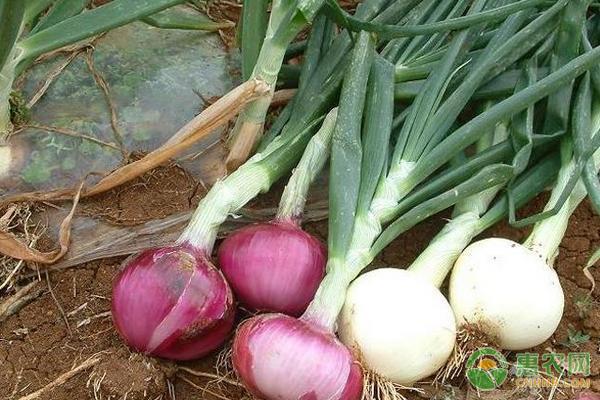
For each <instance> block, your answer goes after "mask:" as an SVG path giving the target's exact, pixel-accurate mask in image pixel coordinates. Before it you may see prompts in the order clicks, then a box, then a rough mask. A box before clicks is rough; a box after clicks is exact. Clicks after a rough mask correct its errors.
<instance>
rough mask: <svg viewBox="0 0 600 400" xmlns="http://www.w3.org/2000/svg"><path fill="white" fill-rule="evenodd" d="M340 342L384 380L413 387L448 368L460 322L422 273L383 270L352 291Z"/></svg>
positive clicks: (366, 276) (369, 275)
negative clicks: (456, 320)
mask: <svg viewBox="0 0 600 400" xmlns="http://www.w3.org/2000/svg"><path fill="white" fill-rule="evenodd" d="M338 329H339V332H338V333H339V336H340V338H341V340H342V342H343V343H344V344H346V346H348V347H350V348H351V349H353V351H355V352H356V353H357V356H358V357H359V359H360V360H361V361H364V362H365V363H366V365H368V366H369V368H371V369H372V370H374V371H375V372H376V373H378V374H379V375H381V376H383V377H384V378H387V379H388V380H390V381H392V382H395V383H398V384H401V385H410V384H412V383H414V382H416V381H418V380H420V379H422V378H425V377H427V376H430V375H432V374H433V373H435V372H436V371H437V370H438V369H439V368H440V367H442V366H443V365H444V363H445V362H446V360H447V359H448V357H449V356H450V354H451V353H452V350H453V348H454V342H455V339H456V322H455V319H454V314H453V313H452V309H451V308H450V305H449V304H448V302H447V301H446V299H445V298H444V296H443V295H442V294H441V293H440V291H439V290H438V289H437V288H436V287H435V286H434V285H433V284H432V283H430V282H429V281H428V280H426V279H424V278H423V277H422V276H421V275H419V274H418V273H415V272H413V271H406V270H401V269H395V268H381V269H377V270H373V271H370V272H368V273H366V274H364V275H362V276H360V277H358V278H357V279H356V280H355V281H354V282H353V283H352V284H351V285H350V288H349V289H348V292H347V294H346V302H345V304H344V308H343V309H342V312H341V314H340V318H339V327H338Z"/></svg>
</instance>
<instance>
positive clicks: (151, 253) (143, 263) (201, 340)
mask: <svg viewBox="0 0 600 400" xmlns="http://www.w3.org/2000/svg"><path fill="white" fill-rule="evenodd" d="M234 314H235V308H234V306H233V296H232V293H231V290H230V288H229V286H228V285H227V282H226V281H225V279H224V278H223V276H222V275H221V273H220V272H219V271H218V270H217V269H216V268H215V267H214V266H213V265H212V264H211V263H210V261H209V260H208V259H207V258H206V257H205V256H204V255H203V253H201V252H198V251H197V250H195V249H194V248H193V247H191V246H189V245H185V244H183V245H176V246H172V247H164V248H160V249H151V250H146V251H144V252H142V253H139V254H137V255H136V256H134V257H132V258H129V259H128V260H126V261H125V263H124V266H123V269H122V271H121V272H120V273H119V274H118V275H117V277H116V279H115V281H114V283H113V298H112V315H113V320H114V323H115V325H116V327H117V330H118V331H119V333H120V335H121V336H122V337H123V339H124V340H125V341H126V342H127V343H128V344H129V345H130V346H131V347H133V348H135V349H136V350H138V351H140V352H143V353H146V354H150V355H154V356H159V357H164V358H170V359H175V360H189V359H193V358H198V357H201V356H203V355H205V354H206V353H208V352H210V351H211V350H213V349H215V348H216V347H218V346H219V345H220V344H221V343H223V341H224V340H225V339H226V338H227V336H228V334H229V332H230V331H231V328H232V326H233V318H234Z"/></svg>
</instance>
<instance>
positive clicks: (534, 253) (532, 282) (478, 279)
mask: <svg viewBox="0 0 600 400" xmlns="http://www.w3.org/2000/svg"><path fill="white" fill-rule="evenodd" d="M595 108H596V109H595V113H594V116H593V122H592V118H591V113H590V110H591V89H590V82H589V76H586V78H585V79H583V80H582V82H581V85H580V88H579V90H578V93H577V98H576V102H575V106H574V108H573V112H572V125H571V126H572V128H571V129H572V133H573V138H572V139H571V137H569V136H566V137H565V138H563V140H562V143H561V158H562V159H561V162H562V167H561V169H560V172H559V175H558V180H557V182H556V184H555V186H554V188H553V189H552V194H551V197H550V200H549V202H548V204H547V205H546V207H545V209H544V212H543V213H542V214H541V215H540V216H538V217H539V218H545V217H546V216H547V215H552V214H554V215H552V216H550V217H547V218H545V219H542V220H541V221H538V222H536V224H535V225H534V227H533V230H532V232H531V234H530V235H529V237H528V238H527V239H526V240H525V241H524V243H523V244H522V245H521V244H519V243H515V242H513V241H511V240H507V239H501V238H490V239H484V240H481V241H478V242H475V243H473V244H472V245H470V246H469V247H467V248H466V249H465V251H464V252H463V253H462V254H461V255H460V257H459V258H458V259H457V261H456V264H455V266H454V270H453V272H452V276H451V280H450V292H449V296H450V304H451V305H452V308H453V309H454V312H455V314H456V317H457V320H458V323H459V324H474V325H475V326H478V327H483V329H484V330H485V333H486V334H487V335H488V336H490V337H491V338H494V339H496V341H497V342H498V344H499V345H500V346H501V347H502V348H504V349H507V350H523V349H527V348H530V347H533V346H536V345H539V344H541V343H543V342H544V341H545V340H547V339H548V338H549V337H550V336H551V335H552V334H553V333H554V331H555V330H556V328H557V326H558V324H559V322H560V320H561V317H562V312H563V306H564V295H563V291H562V288H561V285H560V282H559V279H558V276H557V274H556V272H555V271H554V269H553V268H552V266H553V263H554V260H555V258H556V255H557V253H558V248H559V245H560V242H561V240H562V238H563V236H564V234H565V232H566V229H567V224H568V221H569V217H570V216H571V214H572V213H573V212H574V211H575V209H576V208H577V206H578V205H579V204H580V203H581V202H582V201H583V199H584V198H585V197H586V195H587V190H586V187H587V189H588V190H591V191H593V190H597V189H594V185H593V184H592V185H589V184H588V185H586V183H585V182H589V183H592V182H594V181H595V182H596V187H597V186H598V185H597V179H598V178H597V173H598V170H599V169H600V150H597V149H598V147H599V146H600V113H599V112H598V111H599V110H600V109H598V104H596V107H595ZM594 151H595V153H593V157H591V158H590V156H591V153H592V152H594ZM583 168H585V169H586V173H585V174H586V176H587V177H584V178H583V179H581V180H579V181H578V178H579V176H580V175H581V173H582V169H583ZM595 196H596V195H591V196H590V198H593V197H595ZM515 276H519V277H520V279H515ZM508 290H510V296H507V295H506V293H507V291H508Z"/></svg>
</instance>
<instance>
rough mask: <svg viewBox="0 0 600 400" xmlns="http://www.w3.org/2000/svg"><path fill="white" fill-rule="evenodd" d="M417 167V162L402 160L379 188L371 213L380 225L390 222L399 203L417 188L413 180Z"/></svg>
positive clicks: (395, 165)
mask: <svg viewBox="0 0 600 400" xmlns="http://www.w3.org/2000/svg"><path fill="white" fill-rule="evenodd" d="M415 165H416V163H415V162H412V161H404V160H400V161H399V162H397V163H395V164H394V166H393V167H392V168H391V169H390V172H389V173H388V175H387V176H386V177H385V179H383V180H382V181H381V182H380V183H379V185H378V186H377V190H376V191H375V196H374V197H373V201H372V202H371V209H370V213H371V214H372V215H373V216H374V217H375V218H377V219H378V220H379V223H380V224H383V223H386V222H389V220H390V219H391V218H392V216H393V215H394V210H395V209H396V206H397V205H398V202H399V201H400V200H402V199H403V198H404V197H405V196H406V195H408V194H409V193H410V191H411V190H412V189H414V187H415V186H416V184H415V183H414V182H413V181H412V179H411V176H412V172H413V171H414V169H415ZM373 240H375V239H373Z"/></svg>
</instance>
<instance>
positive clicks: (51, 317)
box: [0, 165, 600, 400]
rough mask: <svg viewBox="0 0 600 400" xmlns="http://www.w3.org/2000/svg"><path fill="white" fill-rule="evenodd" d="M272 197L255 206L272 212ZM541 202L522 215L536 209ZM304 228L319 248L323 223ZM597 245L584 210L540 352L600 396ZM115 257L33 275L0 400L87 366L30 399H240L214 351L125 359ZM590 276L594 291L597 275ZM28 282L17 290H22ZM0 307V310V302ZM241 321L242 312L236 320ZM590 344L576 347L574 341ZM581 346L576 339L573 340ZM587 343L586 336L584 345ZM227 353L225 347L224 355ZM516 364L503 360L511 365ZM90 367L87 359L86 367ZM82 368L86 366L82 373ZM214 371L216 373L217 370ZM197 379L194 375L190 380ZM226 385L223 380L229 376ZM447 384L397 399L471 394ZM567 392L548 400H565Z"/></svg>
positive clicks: (129, 192) (99, 208)
mask: <svg viewBox="0 0 600 400" xmlns="http://www.w3.org/2000/svg"><path fill="white" fill-rule="evenodd" d="M199 193H200V194H201V190H199V186H198V184H197V182H196V181H195V180H194V179H193V177H191V175H189V174H188V173H187V172H186V171H185V170H182V169H181V168H179V167H177V166H175V165H171V166H167V167H163V168H159V169H157V170H155V171H154V172H153V173H151V174H147V175H145V176H144V177H142V178H140V179H139V180H137V181H135V182H132V183H130V184H128V185H124V186H123V187H120V188H119V189H118V190H114V191H112V192H109V193H106V194H104V195H102V196H98V197H96V198H92V199H89V200H86V201H85V202H84V203H83V205H82V207H81V209H80V212H82V213H86V214H89V215H97V216H99V218H103V219H105V220H107V221H109V222H111V223H114V224H137V223H141V222H144V221H148V220H150V219H154V218H160V217H164V216H165V214H170V213H174V212H178V211H182V210H185V209H188V208H190V207H194V206H195V204H197V201H198V198H199V197H200V194H199ZM275 200H276V196H273V195H272V194H270V195H269V196H268V197H265V198H263V199H262V200H259V202H265V203H268V204H271V205H274V204H275ZM543 201H544V199H543V198H541V199H538V200H536V201H535V202H534V203H533V204H532V205H531V206H530V207H529V210H533V209H539V207H540V205H541V204H543ZM447 216H448V215H447V214H441V215H438V216H435V217H433V218H431V219H429V220H428V221H426V222H424V223H422V224H420V225H418V226H416V227H415V228H414V229H412V230H411V231H410V232H408V233H406V234H404V235H402V236H401V237H400V238H399V239H397V240H396V241H394V242H393V243H392V244H391V245H390V246H389V247H388V248H386V249H385V251H383V253H382V254H381V255H380V257H378V259H377V260H376V261H375V262H374V263H373V265H374V266H375V267H377V266H399V267H403V266H406V265H408V264H409V263H410V262H411V261H412V260H413V259H414V258H415V257H416V255H417V254H418V253H419V252H420V251H421V250H423V249H424V248H425V246H426V245H427V243H428V241H429V240H430V239H431V238H432V237H433V235H434V234H435V233H436V232H437V231H438V230H439V229H440V228H441V227H442V226H443V224H444V222H445V219H446V218H447ZM306 229H307V230H308V231H310V232H312V233H314V234H316V235H317V236H319V237H320V238H322V239H323V240H325V236H326V230H327V224H326V222H325V221H320V222H311V223H308V224H307V225H306ZM526 233H527V232H526V230H516V229H513V228H511V227H509V226H507V225H506V224H501V225H498V226H496V227H494V228H493V229H491V230H490V231H489V232H486V233H485V234H484V236H504V237H508V238H511V239H513V240H517V241H518V240H521V239H523V238H524V236H525V235H526ZM598 246H600V217H598V216H597V215H595V214H594V212H593V211H592V209H591V206H590V205H589V204H588V203H584V204H582V205H581V206H580V207H579V209H578V210H577V211H576V212H575V215H574V216H573V218H572V219H571V223H570V225H569V229H568V231H567V235H566V237H565V239H564V241H563V245H562V247H561V251H560V255H559V257H558V259H557V261H556V267H557V270H558V273H559V275H560V279H561V282H562V285H563V288H564V290H565V293H566V300H567V301H566V309H565V314H564V318H563V321H562V323H561V325H560V327H559V329H558V331H557V332H556V334H555V335H554V336H553V337H552V338H551V339H550V340H549V341H548V342H547V343H544V344H543V345H542V346H540V347H539V348H536V349H534V350H533V351H539V352H542V353H543V352H548V351H550V350H551V351H556V352H565V353H566V352H569V351H583V352H590V353H591V354H592V364H591V366H592V377H591V378H592V390H594V391H598V392H600V354H599V344H600V291H598V290H596V291H595V293H594V295H593V296H590V295H589V290H590V288H591V282H590V281H588V280H587V279H586V277H585V276H584V274H583V271H582V266H583V265H585V263H586V261H587V259H588V257H589V256H590V253H591V251H592V249H595V248H598ZM121 261H122V258H112V259H103V260H100V261H95V262H91V263H87V264H83V265H80V266H78V267H75V268H71V269H67V270H61V271H56V272H52V273H50V274H45V273H40V275H39V279H38V280H37V281H34V282H36V283H34V285H35V286H36V289H37V291H36V290H34V291H32V292H33V293H37V296H36V297H34V298H33V299H31V300H30V301H29V302H28V303H27V304H26V305H25V306H23V307H22V308H21V309H20V310H19V311H18V312H17V313H16V314H14V315H11V316H9V317H8V318H7V319H6V320H5V321H4V322H2V323H1V324H0V399H21V398H23V397H24V396H27V395H29V394H32V393H35V392H36V391H37V390H40V389H42V388H44V387H47V385H49V384H51V383H52V382H55V381H56V380H57V378H59V377H60V376H61V375H63V374H65V373H69V371H72V370H73V369H74V368H77V367H78V366H80V365H81V364H82V363H84V362H86V361H87V362H88V364H87V365H88V367H86V368H84V369H82V370H79V371H78V372H76V373H72V374H71V376H68V377H67V379H62V380H60V379H59V384H57V385H55V386H54V387H51V388H50V389H49V390H46V391H44V392H42V393H41V394H39V395H38V396H37V397H29V398H38V399H51V400H66V399H69V400H70V399H82V400H83V399H125V398H126V399H128V400H137V399H149V400H153V399H164V400H167V399H177V400H192V399H198V398H202V399H223V398H226V399H241V398H244V397H245V394H244V391H243V390H242V389H241V388H240V387H239V386H237V385H236V384H235V382H229V381H217V380H216V377H217V376H218V375H223V374H224V372H223V369H220V370H217V365H221V364H222V359H221V358H222V357H219V352H215V353H214V354H213V355H212V356H210V357H207V358H205V359H203V360H198V361H193V362H185V363H179V364H175V363H172V362H168V361H164V360H157V359H152V358H148V357H145V356H142V355H139V354H135V353H132V352H131V351H130V350H129V349H128V348H127V347H126V346H125V345H124V344H123V342H122V341H121V340H120V338H119V336H118V334H117V332H116V331H115V329H114V328H113V326H112V321H111V317H110V295H111V282H112V279H113V277H114V276H115V274H116V272H117V271H118V269H119V265H120V263H121ZM591 272H592V274H593V275H594V277H595V278H596V279H597V280H598V281H599V282H600V269H598V268H597V269H595V270H594V269H593V270H592V271H591ZM27 283H28V282H27V281H23V282H21V284H22V285H23V286H24V285H26V284H27ZM2 300H5V299H0V309H1V304H2V303H1V301H2ZM240 314H242V313H240ZM579 331H580V332H581V333H582V335H583V334H585V335H589V338H587V339H586V340H583V339H581V340H577V339H576V335H575V333H576V332H579ZM580 338H581V337H580ZM584 339H585V337H584ZM226 350H227V345H226V346H224V350H222V352H223V351H225V352H226ZM511 357H514V355H510V354H509V360H511ZM90 360H93V362H92V363H90ZM84 366H85V365H84ZM221 368H222V365H221ZM198 375H201V376H198ZM230 378H231V376H230ZM451 384H452V385H445V386H439V387H434V386H431V385H428V384H423V385H419V387H421V388H422V389H423V390H424V393H423V394H417V393H410V392H407V393H405V395H406V397H408V398H410V399H422V398H425V399H467V398H468V399H470V398H476V393H475V392H473V391H472V390H471V389H469V385H468V383H466V382H465V380H464V379H457V380H455V381H452V382H451ZM481 396H482V397H484V398H497V399H514V400H517V399H537V398H549V396H550V392H549V391H548V390H546V391H541V390H528V391H523V390H522V389H521V390H518V389H516V388H514V386H513V385H511V384H510V383H509V384H506V385H505V390H503V391H495V392H490V393H487V394H486V393H481ZM571 398H574V395H573V393H571V392H570V391H569V390H567V389H560V390H557V391H556V393H554V394H553V399H571Z"/></svg>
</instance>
